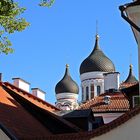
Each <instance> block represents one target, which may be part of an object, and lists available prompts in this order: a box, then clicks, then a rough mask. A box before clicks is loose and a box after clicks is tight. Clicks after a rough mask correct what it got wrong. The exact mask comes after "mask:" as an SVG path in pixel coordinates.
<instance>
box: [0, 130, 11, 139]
mask: <svg viewBox="0 0 140 140" xmlns="http://www.w3.org/2000/svg"><path fill="white" fill-rule="evenodd" d="M0 140H11V139H10V138H9V137H8V136H7V135H6V134H5V133H4V132H3V130H2V129H0Z"/></svg>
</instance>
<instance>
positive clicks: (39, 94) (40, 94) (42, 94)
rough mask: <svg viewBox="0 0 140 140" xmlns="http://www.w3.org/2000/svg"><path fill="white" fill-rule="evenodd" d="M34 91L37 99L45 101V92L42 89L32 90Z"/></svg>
mask: <svg viewBox="0 0 140 140" xmlns="http://www.w3.org/2000/svg"><path fill="white" fill-rule="evenodd" d="M31 90H32V94H33V95H34V96H36V97H38V98H40V99H42V100H45V94H46V93H45V92H44V91H42V90H41V89H39V88H32V89H31Z"/></svg>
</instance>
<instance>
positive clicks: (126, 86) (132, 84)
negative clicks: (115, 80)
mask: <svg viewBox="0 0 140 140" xmlns="http://www.w3.org/2000/svg"><path fill="white" fill-rule="evenodd" d="M137 84H138V82H135V83H125V82H123V83H121V84H120V89H123V88H128V87H131V86H134V85H137Z"/></svg>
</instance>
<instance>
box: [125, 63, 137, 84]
mask: <svg viewBox="0 0 140 140" xmlns="http://www.w3.org/2000/svg"><path fill="white" fill-rule="evenodd" d="M132 67H133V66H132V65H130V68H129V75H128V77H127V78H126V80H125V81H124V83H137V82H138V80H137V79H136V77H135V76H134V75H133V70H132Z"/></svg>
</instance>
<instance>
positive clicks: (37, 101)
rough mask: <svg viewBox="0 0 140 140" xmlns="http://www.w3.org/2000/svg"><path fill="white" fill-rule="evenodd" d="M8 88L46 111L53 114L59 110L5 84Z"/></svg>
mask: <svg viewBox="0 0 140 140" xmlns="http://www.w3.org/2000/svg"><path fill="white" fill-rule="evenodd" d="M3 84H4V85H5V86H6V87H7V88H9V89H10V90H12V91H14V92H16V93H17V94H19V95H20V96H22V97H24V98H25V99H27V100H28V101H30V102H32V103H33V104H35V105H37V106H38V107H41V108H43V109H45V110H49V111H51V112H53V111H58V110H59V109H58V108H56V107H55V106H53V105H52V104H50V103H48V102H46V101H44V100H42V99H40V98H38V97H36V96H34V95H32V94H31V93H28V92H26V91H24V90H22V89H20V88H18V87H16V86H14V85H12V84H10V83H8V82H4V83H3Z"/></svg>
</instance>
